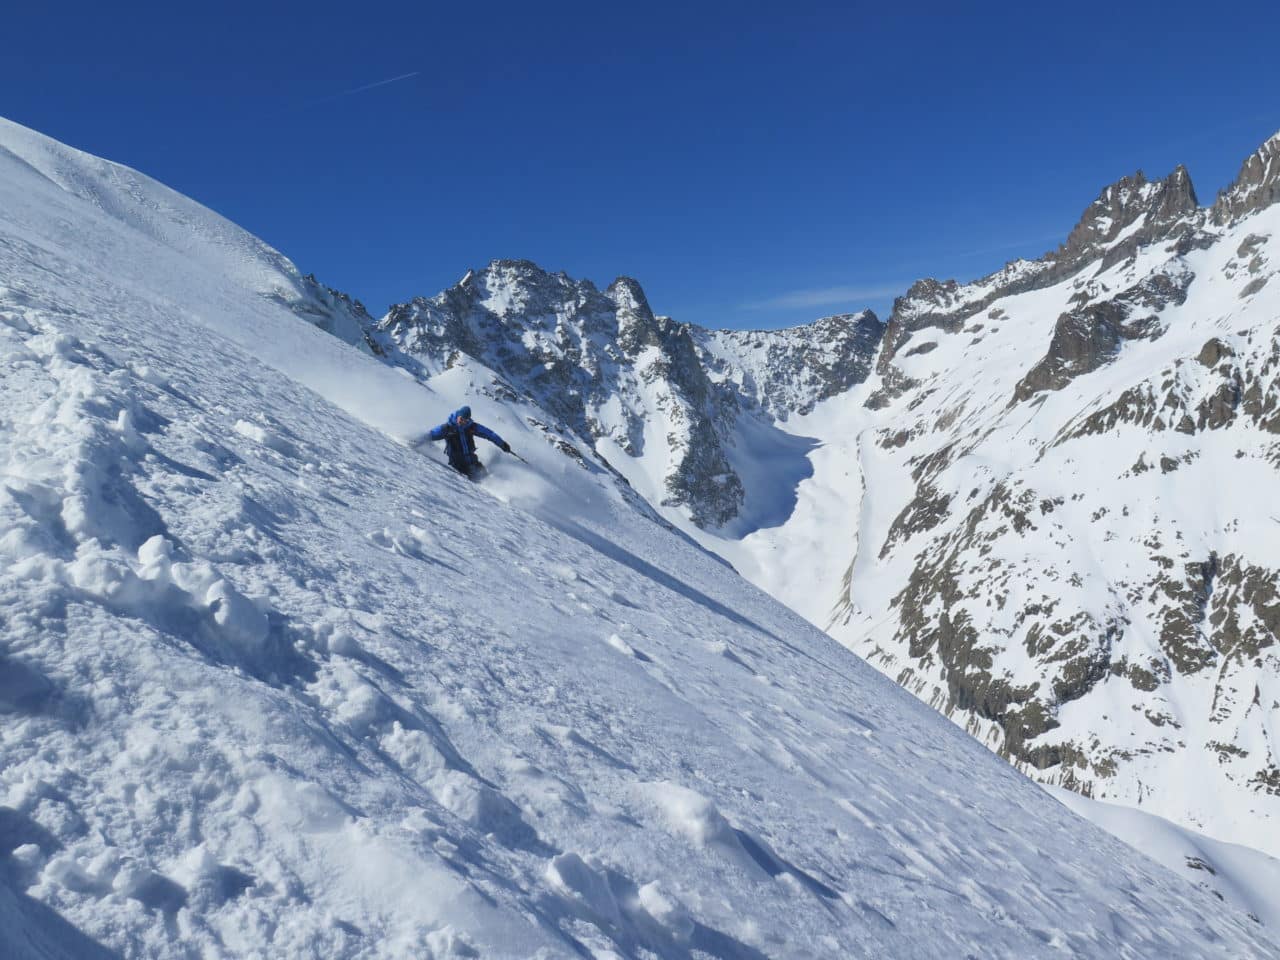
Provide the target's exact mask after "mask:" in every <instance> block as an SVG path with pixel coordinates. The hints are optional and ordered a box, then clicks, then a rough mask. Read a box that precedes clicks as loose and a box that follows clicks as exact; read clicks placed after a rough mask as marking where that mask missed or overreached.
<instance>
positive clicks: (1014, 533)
mask: <svg viewBox="0 0 1280 960" xmlns="http://www.w3.org/2000/svg"><path fill="white" fill-rule="evenodd" d="M1278 198H1280V135H1278V136H1277V137H1274V138H1272V139H1271V140H1269V141H1267V143H1265V144H1264V145H1263V146H1262V147H1261V148H1260V149H1259V150H1258V151H1257V152H1256V153H1255V154H1254V155H1253V156H1251V157H1250V158H1249V159H1248V160H1247V161H1246V162H1245V164H1244V166H1243V167H1242V169H1241V172H1240V175H1239V177H1238V178H1237V180H1236V182H1235V183H1233V184H1232V185H1231V186H1229V187H1228V188H1227V189H1226V190H1224V191H1222V193H1221V194H1220V195H1219V197H1218V199H1217V200H1216V202H1215V203H1214V204H1213V205H1212V206H1211V207H1207V208H1206V207H1201V206H1200V205H1199V203H1198V201H1197V198H1196V195H1195V191H1194V189H1193V187H1192V183H1191V178H1190V176H1189V174H1188V172H1187V171H1186V170H1185V169H1184V168H1182V167H1179V168H1178V169H1176V170H1175V171H1174V172H1173V173H1171V174H1170V175H1169V176H1168V177H1166V178H1164V179H1162V180H1155V181H1152V180H1148V179H1147V178H1146V177H1145V176H1144V175H1143V174H1142V173H1141V172H1138V173H1137V174H1134V175H1132V176H1128V177H1125V178H1123V179H1121V180H1120V181H1118V182H1117V183H1115V184H1113V185H1111V186H1109V187H1107V188H1106V189H1105V190H1103V191H1102V193H1101V194H1100V195H1099V197H1098V198H1097V199H1096V200H1095V201H1094V202H1093V203H1092V204H1090V205H1089V206H1088V208H1087V209H1086V210H1085V212H1084V214H1083V216H1082V218H1081V220H1080V222H1079V223H1078V224H1077V225H1076V226H1075V228H1074V229H1073V230H1071V231H1070V233H1069V235H1068V236H1067V239H1066V241H1065V242H1064V243H1063V244H1062V246H1060V247H1059V248H1058V249H1056V250H1054V251H1052V252H1050V253H1048V254H1046V255H1045V256H1044V257H1042V258H1040V259H1038V260H1034V261H1031V260H1018V261H1014V262H1012V263H1010V264H1008V265H1006V266H1005V267H1004V268H1003V269H1001V270H1000V271H998V272H996V273H994V274H992V275H990V276H988V277H984V278H982V279H980V280H977V281H975V282H972V283H966V284H961V283H957V282H955V281H937V280H922V281H920V282H919V283H917V284H915V285H914V286H913V287H912V288H911V289H910V290H909V291H907V293H906V294H905V295H904V296H903V297H901V298H899V300H898V301H897V302H896V303H895V305H894V309H893V312H892V315H891V316H890V317H889V320H888V322H887V324H884V325H882V324H881V323H880V322H879V321H878V320H877V319H876V318H875V317H874V316H872V315H870V314H860V315H855V316H847V317H834V318H828V319H824V320H821V321H818V322H817V323H815V324H812V325H809V326H804V327H797V328H793V329H791V330H784V331H772V332H747V333H742V332H726V331H721V332H711V331H707V330H703V329H701V328H698V327H696V326H692V325H688V324H678V323H675V322H673V321H671V320H668V319H666V318H661V317H654V316H653V314H652V313H651V312H650V310H649V308H648V306H647V304H646V302H645V298H644V295H643V294H642V293H641V292H640V290H639V287H638V286H637V284H636V283H635V282H634V281H631V280H626V279H622V280H618V281H616V282H615V283H614V284H613V285H612V286H610V287H609V288H608V289H607V290H606V291H605V292H604V293H603V294H601V293H600V292H598V291H597V290H596V288H595V287H594V286H592V285H590V284H589V283H586V282H579V283H575V282H573V281H571V280H569V279H568V278H567V277H564V276H563V275H556V276H551V275H548V274H546V273H544V272H543V271H541V270H539V269H538V268H536V267H535V266H533V265H532V264H528V263H523V262H520V263H513V262H508V261H497V262H494V263H493V264H490V265H489V267H487V268H485V269H483V270H479V271H475V272H472V273H470V274H468V276H467V278H465V280H464V281H463V282H462V283H461V284H459V285H457V286H455V287H454V288H452V289H451V290H449V291H446V292H445V293H443V294H440V295H439V296H437V297H434V298H432V299H430V300H416V301H414V302H413V303H411V304H407V305H404V306H400V307H395V308H393V309H392V310H391V312H390V314H388V316H387V317H386V318H384V319H383V320H382V321H381V323H380V327H381V328H382V329H383V330H385V331H386V333H387V334H388V335H390V336H391V337H392V339H393V340H394V341H395V343H396V344H397V346H398V347H399V348H400V349H401V350H404V351H406V352H408V353H410V354H412V355H414V356H416V357H420V358H423V359H425V360H426V361H427V362H428V363H429V364H430V365H432V370H433V371H438V370H441V369H444V368H447V367H449V366H450V365H454V364H458V365H462V366H465V367H467V368H468V369H469V370H470V371H471V372H470V374H469V376H471V378H472V381H473V382H474V383H475V384H476V386H477V387H478V388H480V389H484V388H486V385H489V386H488V388H489V389H491V390H492V391H493V394H494V396H495V397H497V398H501V397H502V396H504V395H508V396H512V397H515V396H518V397H521V398H522V399H523V400H525V401H527V402H528V403H530V404H532V405H534V406H538V407H541V408H542V409H546V410H548V411H549V412H550V413H551V418H552V419H554V420H555V421H556V422H557V426H558V427H560V428H562V429H563V430H565V431H566V432H567V433H571V434H572V435H573V437H574V439H573V447H574V449H575V450H580V449H582V448H594V451H595V452H596V454H597V455H599V456H602V457H604V458H606V459H607V461H608V463H609V464H610V466H611V467H612V468H613V469H615V470H616V471H617V472H619V473H620V474H622V475H624V476H625V477H626V478H627V479H628V481H629V482H630V484H631V486H632V487H633V488H634V489H635V490H636V491H638V492H640V493H641V494H642V495H643V496H644V497H645V498H646V499H647V500H648V501H649V502H650V503H651V504H652V505H653V506H654V507H655V508H656V509H658V510H659V512H660V513H662V515H663V516H664V517H665V518H666V519H667V520H668V521H669V522H671V523H673V524H674V525H676V526H677V527H679V528H680V529H682V530H684V531H685V532H686V533H688V534H689V535H690V536H691V537H693V538H695V539H696V540H698V541H699V542H700V543H702V544H703V545H704V546H706V547H708V548H710V549H712V550H714V551H715V552H717V553H719V554H720V555H721V556H723V557H725V558H726V559H728V560H729V561H731V562H732V563H733V564H734V566H735V567H736V568H737V569H738V570H740V571H741V572H742V573H743V574H744V575H746V576H747V577H749V578H750V579H752V580H753V581H754V582H755V583H757V584H758V585H760V586H761V587H763V588H764V589H766V590H767V591H769V592H770V593H772V594H773V595H774V596H776V597H778V598H780V599H782V600H783V601H785V602H786V603H788V604H789V605H790V606H791V607H792V608H793V609H795V610H797V611H798V612H800V613H802V614H803V615H804V616H806V617H807V618H808V619H810V620H811V621H813V622H814V623H816V624H818V625H820V626H823V627H826V628H828V629H830V631H831V632H832V634H833V635H834V636H835V637H837V638H838V639H840V640H841V641H842V642H844V643H845V644H847V645H848V646H850V647H851V648H853V649H854V650H856V651H858V652H860V653H862V654H863V655H865V656H866V657H867V658H868V659H870V660H871V661H872V662H873V663H875V664H876V665H877V666H879V667H880V669H882V670H883V671H884V672H886V673H887V674H889V675H890V676H891V677H893V678H894V679H896V680H898V681H899V682H900V683H902V684H904V685H905V686H907V687H908V688H909V689H911V690H912V691H913V692H915V693H916V694H917V695H918V696H920V697H921V698H922V699H924V700H926V701H927V702H929V703H930V704H931V705H933V706H935V707H937V708H938V709H939V710H941V711H943V712H944V713H946V714H947V715H948V716H950V717H952V718H953V719H955V720H956V721H957V722H958V723H960V724H961V725H963V726H965V727H966V728H967V729H968V730H970V731H971V732H972V733H974V734H975V735H976V736H978V737H979V738H981V739H982V740H983V741H984V742H986V743H988V744H989V745H990V746H991V747H992V748H993V749H996V750H997V751H999V752H1000V753H1001V754H1002V755H1004V756H1006V757H1008V758H1009V759H1010V760H1012V761H1013V762H1015V763H1016V764H1018V765H1019V766H1020V767H1021V768H1022V769H1024V770H1026V771H1027V772H1029V773H1031V774H1032V775H1033V776H1035V777H1036V778H1038V779H1040V780H1042V781H1043V782H1046V783H1051V784H1062V785H1066V786H1068V787H1070V788H1072V789H1075V790H1079V791H1082V792H1084V793H1086V794H1090V795H1093V796H1096V797H1100V798H1106V799H1111V800H1115V801H1118V802H1123V803H1128V804H1133V805H1141V806H1142V808H1143V809H1146V810H1149V811H1152V812H1155V813H1158V814H1160V815H1162V816H1164V817H1167V818H1169V819H1172V820H1174V821H1176V822H1178V823H1181V824H1184V825H1187V826H1191V827H1194V828H1196V829H1199V830H1204V831H1206V832H1208V833H1209V834H1211V835H1212V836H1215V837H1218V838H1219V839H1223V840H1228V841H1232V842H1237V843H1243V844H1251V845H1254V846H1256V847H1257V848H1259V849H1262V850H1266V851H1268V852H1270V853H1272V854H1280V841H1278V840H1277V837H1280V830H1277V829H1276V822H1277V814H1278V813H1280V766H1278V764H1280V760H1278V759H1277V750H1278V749H1280V740H1278V739H1277V733H1278V732H1280V731H1278V728H1277V726H1276V724H1277V715H1278V714H1280V660H1278V659H1277V652H1276V651H1277V648H1276V645H1275V643H1276V635H1277V632H1278V631H1280V597H1278V596H1277V593H1276V588H1275V586H1274V584H1275V582H1276V578H1277V573H1278V572H1280V519H1278V516H1280V513H1278V511H1276V510H1275V509H1274V508H1272V507H1271V506H1270V501H1271V499H1272V498H1271V492H1272V491H1273V490H1275V489H1277V486H1278V485H1277V480H1280V477H1278V476H1277V466H1278V465H1280V456H1278V455H1277V452H1276V449H1277V448H1276V444H1275V433H1276V432H1277V430H1280V403H1278V395H1280V386H1278V385H1277V375H1278V374H1277V370H1278V368H1280V346H1278V340H1277V326H1278V324H1280V283H1270V284H1269V281H1270V280H1271V279H1272V278H1273V277H1274V276H1275V273H1276V270H1277V263H1278V262H1280V256H1278V249H1280V248H1278V246H1277V245H1278V244H1280V238H1277V227H1278V226H1280V205H1277V204H1276V200H1277V199H1278Z"/></svg>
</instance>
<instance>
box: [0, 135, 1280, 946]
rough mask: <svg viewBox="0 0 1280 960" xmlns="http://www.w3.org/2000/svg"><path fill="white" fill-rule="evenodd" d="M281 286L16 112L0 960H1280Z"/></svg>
mask: <svg viewBox="0 0 1280 960" xmlns="http://www.w3.org/2000/svg"><path fill="white" fill-rule="evenodd" d="M302 295H303V294H302V293H301V292H300V288H299V286H298V283H297V271H296V270H295V268H293V266H292V264H289V263H288V261H287V260H285V259H284V258H283V257H282V256H280V255H279V254H278V253H275V252H274V251H272V250H270V249H269V248H267V247H265V245H263V244H262V243H261V242H260V241H257V240H255V239H254V238H252V237H250V236H248V235H247V234H244V233H243V232H241V231H239V230H238V229H237V228H235V227H234V226H232V225H230V224H228V223H227V222H226V221H224V220H222V219H221V218H219V217H217V216H216V215H214V214H212V213H210V212H209V211H207V210H204V209H203V208H201V207H199V206H198V205H196V204H194V203H192V202H191V201H188V200H185V199H184V198H181V197H179V196H178V195H176V194H174V193H172V192H171V191H168V190H167V189H165V188H164V187H162V186H160V185H158V184H156V183H154V182H153V181H150V180H149V179H147V178H145V177H143V176H141V175H138V174H135V173H133V172H132V171H128V170H126V169H124V168H121V167H117V166H114V165H111V164H106V163H104V162H103V161H99V160H96V159H94V158H91V157H88V156H86V155H84V154H81V153H79V152H77V151H74V150H71V149H69V148H66V147H63V146H61V145H58V144H55V143H53V142H52V141H48V140H46V139H44V138H42V137H39V136H38V135H36V134H33V133H31V132H30V131H27V130H24V129H23V128H20V127H17V126H15V125H12V124H9V123H7V122H3V121H0V438H2V443H0V475H2V481H0V956H3V957H5V958H6V960H8V958H13V960H28V958H40V960H50V958H77V960H78V958H85V957H89V958H96V957H116V956H119V957H190V956H201V957H264V958H266V957H269V958H294V957H326V958H329V957H405V958H424V957H510V958H530V957H548V958H549V957H598V958H606V957H637V958H644V957H675V958H719V960H754V958H762V957H778V958H799V957H824V958H825V957H830V958H843V957H861V956H867V957H889V956H892V957H938V956H946V957H982V958H988V957H1017V958H1026V957H1082V956H1083V957H1162V958H1163V957H1171V956H1177V957H1270V956H1280V949H1278V948H1277V947H1276V945H1275V943H1274V941H1273V939H1272V937H1271V934H1270V933H1269V932H1268V930H1267V928H1264V927H1263V926H1262V925H1260V924H1259V923H1258V922H1256V921H1255V920H1252V919H1249V918H1248V917H1246V916H1245V914H1244V913H1240V912H1237V911H1236V910H1235V909H1233V908H1232V907H1230V906H1228V905H1226V904H1224V903H1223V902H1221V901H1220V900H1219V899H1217V898H1215V897H1213V896H1211V895H1210V894H1209V893H1207V892H1206V891H1204V890H1201V889H1198V888H1197V887H1195V886H1193V885H1192V884H1189V883H1187V882H1186V881H1184V880H1183V879H1181V878H1179V877H1177V876H1175V875H1174V874H1172V873H1170V872H1168V871H1167V870H1166V869H1164V868H1163V867H1161V866H1158V865H1157V864H1155V863H1154V862H1152V861H1149V860H1147V859H1145V858H1144V857H1142V856H1141V855H1139V854H1137V853H1136V852H1134V851H1133V850H1132V849H1130V848H1129V847H1127V846H1125V845H1124V844H1122V843H1120V842H1119V841H1118V840H1116V839H1114V838H1113V837H1111V836H1110V835H1108V834H1106V833H1104V832H1103V831H1101V830H1100V829H1098V828H1096V827H1094V826H1092V825H1090V824H1089V823H1087V822H1085V821H1084V820H1082V819H1080V818H1079V817H1077V816H1076V815H1074V814H1073V813H1071V812H1070V811H1069V810H1068V809H1067V808H1066V807H1065V806H1063V805H1062V804H1060V803H1058V802H1057V801H1055V800H1054V799H1053V798H1052V797H1050V796H1049V795H1048V794H1046V793H1045V792H1044V791H1043V790H1041V789H1040V788H1039V787H1037V786H1036V785H1035V784H1033V783H1032V782H1031V781H1029V780H1027V779H1026V778H1024V777H1023V776H1021V775H1020V774H1018V773H1016V772H1015V771H1014V770H1012V769H1011V768H1010V767H1009V766H1007V765H1006V764H1005V763H1004V762H1002V761H1000V760H999V759H997V758H996V757H995V756H994V755H992V754H991V753H989V752H988V751H987V750H986V749H985V748H984V747H982V746H981V745H980V744H978V743H977V742H976V741H974V740H972V739H971V738H970V737H968V736H966V735H965V734H964V733H963V732H962V731H961V730H959V729H958V728H956V727H955V726H954V725H952V724H951V723H949V722H948V721H946V720H944V719H943V718H942V717H940V716H938V715H937V714H935V713H933V712H932V711H931V710H929V709H928V708H927V707H926V706H925V705H923V704H921V703H919V702H917V701H916V700H915V699H914V698H913V697H911V696H910V695H909V694H908V693H906V692H905V691H903V690H901V689H899V688H898V687H896V686H895V685H894V684H893V683H891V682H890V681H889V680H887V679H886V678H884V677H882V676H881V675H880V674H878V673H877V672H876V671H875V670H873V669H872V668H870V667H868V666H867V665H866V664H864V663H863V662H862V661H861V660H859V659H857V658H856V657H855V656H853V655H852V654H850V653H849V652H848V651H846V650H845V649H843V648H842V647H840V646H839V645H838V644H836V643H835V642H834V641H832V640H831V639H830V638H828V637H827V636H826V635H824V634H823V633H821V632H820V631H818V630H817V629H816V628H814V627H812V626H811V625H809V624H808V623H807V622H805V621H804V620H802V619H801V618H800V617H799V616H797V615H796V614H794V613H792V612H791V611H789V610H788V609H786V608H784V607H783V606H781V605H780V604H779V603H777V602H775V601H773V600H772V599H770V598H769V597H767V596H766V595H765V594H763V593H761V592H760V591H759V590H757V589H756V588H754V587H752V586H750V585H748V584H747V583H745V582H744V581H743V580H742V579H740V578H739V577H738V576H737V575H736V574H734V573H733V572H732V571H731V570H730V569H729V568H727V567H726V566H725V565H724V564H723V563H722V562H721V561H719V560H717V559H715V558H714V557H712V556H710V555H709V554H707V553H704V552H702V551H701V550H699V549H698V548H696V547H695V546H693V545H691V544H690V543H689V542H688V541H687V540H686V539H683V538H681V537H678V536H676V535H673V533H672V532H670V531H668V530H667V529H665V528H664V527H663V526H661V525H660V524H658V523H655V522H653V521H652V520H649V519H646V518H645V517H644V516H642V515H641V514H640V513H639V512H637V511H636V510H635V508H634V506H633V505H631V504H630V503H627V502H624V500H623V499H622V494H620V493H615V492H612V488H611V487H609V486H607V485H601V484H598V483H596V482H595V481H594V480H593V479H592V476H591V475H590V474H589V473H588V472H585V471H583V470H582V469H581V468H580V467H578V466H577V465H576V464H575V463H573V462H572V461H571V460H569V459H568V458H566V457H565V456H563V455H562V454H561V453H560V452H559V451H557V450H556V449H555V448H553V447H552V446H550V445H548V444H545V443H543V441H542V440H541V435H540V434H537V433H536V432H534V431H532V430H531V429H530V428H529V427H528V425H527V424H526V423H525V421H524V420H523V419H521V418H519V417H518V416H516V415H515V414H514V413H512V412H511V411H508V410H506V409H504V408H503V407H501V406H499V405H497V404H493V405H489V406H480V405H476V415H477V418H478V419H480V420H482V421H483V422H485V423H486V424H488V425H490V426H492V427H493V428H495V429H496V430H498V432H499V433H501V434H503V436H504V437H506V439H508V440H509V441H510V442H511V443H512V445H513V447H514V448H515V449H516V450H517V451H518V452H521V453H522V454H524V455H525V456H526V457H527V458H528V459H529V460H530V461H531V462H532V464H533V466H532V467H525V466H524V465H522V464H519V463H518V462H516V461H514V460H512V459H501V460H499V459H498V458H499V457H500V456H501V455H500V454H498V453H497V452H496V451H494V450H493V448H487V449H486V448H483V447H482V449H481V454H482V456H485V459H486V460H487V461H489V462H491V466H492V476H491V478H490V479H489V480H488V481H487V482H486V483H485V484H483V485H475V484H472V483H469V482H467V481H465V480H463V479H461V478H459V477H457V476H455V475H454V474H452V473H451V472H450V471H449V470H448V469H447V468H445V467H444V466H443V465H442V464H441V463H440V462H439V457H438V455H433V454H430V453H428V455H426V456H424V455H422V454H420V453H419V452H417V451H415V450H413V449H411V448H410V447H408V446H407V445H406V444H405V443H404V442H403V441H404V440H405V438H407V437H410V436H412V435H413V434H414V433H416V432H421V431H422V430H423V429H425V428H426V427H428V426H430V425H431V424H432V423H434V422H437V421H438V420H439V419H441V418H442V417H443V415H444V414H445V413H446V412H447V411H448V410H449V409H450V408H451V407H452V406H453V405H455V404H456V403H458V402H460V400H461V399H462V397H463V396H464V393H465V390H466V387H467V384H466V382H465V380H462V379H459V380H457V382H456V383H453V384H450V382H449V381H448V379H447V378H437V380H436V381H435V387H436V389H435V391H434V392H433V391H431V390H428V389H427V388H424V387H423V386H421V385H419V384H417V383H415V382H413V381H412V380H411V379H409V378H406V377H404V376H402V375H401V374H400V372H398V371H396V370H395V369H393V368H391V367H388V366H386V365H383V364H381V363H379V362H378V361H376V360H375V359H373V358H371V357H369V356H367V355H366V354H364V353H362V352H360V351H359V350H357V349H356V348H355V347H353V346H351V345H349V344H351V343H356V342H358V340H357V339H356V338H355V337H351V338H348V340H349V343H344V342H342V340H341V339H338V338H335V337H333V336H330V335H329V334H328V333H324V332H322V331H321V330H319V329H317V328H316V327H314V326H311V325H309V324H308V323H306V322H304V321H303V320H301V319H299V317H298V316H297V312H296V310H295V309H293V308H292V307H291V304H294V303H296V300H297V299H298V298H299V297H301V296H302ZM1259 876H1261V874H1259Z"/></svg>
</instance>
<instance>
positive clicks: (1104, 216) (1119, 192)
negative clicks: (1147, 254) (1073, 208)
mask: <svg viewBox="0 0 1280 960" xmlns="http://www.w3.org/2000/svg"><path fill="white" fill-rule="evenodd" d="M1198 210H1199V201H1198V200H1197V199H1196V192H1195V188H1194V187H1193V186H1192V183H1191V174H1190V173H1188V172H1187V168H1186V167H1184V166H1182V165H1181V164H1179V165H1178V166H1177V167H1176V168H1174V171H1173V172H1172V173H1170V174H1169V175H1168V176H1167V177H1165V178H1164V179H1163V180H1156V181H1152V180H1148V179H1147V177H1146V175H1145V174H1144V173H1143V172H1142V171H1141V170H1139V171H1137V172H1136V173H1134V174H1132V175H1130V176H1127V177H1121V178H1120V179H1119V180H1117V181H1116V182H1115V183H1113V184H1111V185H1110V186H1108V187H1106V188H1105V189H1104V190H1103V191H1102V192H1101V193H1100V194H1099V195H1098V198H1097V199H1096V200H1094V201H1093V203H1091V204H1089V206H1088V207H1087V208H1086V209H1085V211H1084V214H1083V215H1082V216H1081V217H1080V221H1079V222H1078V223H1077V224H1076V225H1075V227H1074V228H1073V229H1072V231H1071V233H1070V234H1068V235H1067V240H1066V242H1065V243H1064V244H1063V245H1062V246H1061V247H1060V248H1058V250H1057V251H1056V252H1055V253H1053V254H1051V255H1050V257H1051V258H1052V259H1053V260H1055V261H1057V263H1059V264H1060V265H1062V266H1063V267H1064V268H1066V269H1067V270H1068V271H1071V270H1074V269H1078V268H1079V267H1082V266H1084V265H1085V264H1087V263H1088V262H1090V261H1092V260H1095V259H1097V258H1098V257H1099V256H1100V255H1101V257H1102V260H1103V264H1104V265H1105V266H1110V265H1111V263H1114V262H1118V261H1119V260H1122V259H1124V258H1125V257H1128V256H1130V255H1132V253H1133V252H1134V251H1135V250H1136V249H1137V248H1138V247H1141V246H1144V245H1146V244H1148V243H1152V242H1155V241H1157V240H1160V239H1163V237H1164V236H1166V235H1168V233H1169V232H1171V230H1172V229H1173V228H1174V227H1175V225H1176V224H1178V223H1179V222H1181V221H1183V220H1185V219H1186V218H1188V217H1191V216H1193V215H1195V214H1196V213H1197V211H1198ZM1057 272H1058V273H1061V272H1062V271H1061V270H1059V271H1057Z"/></svg>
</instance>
